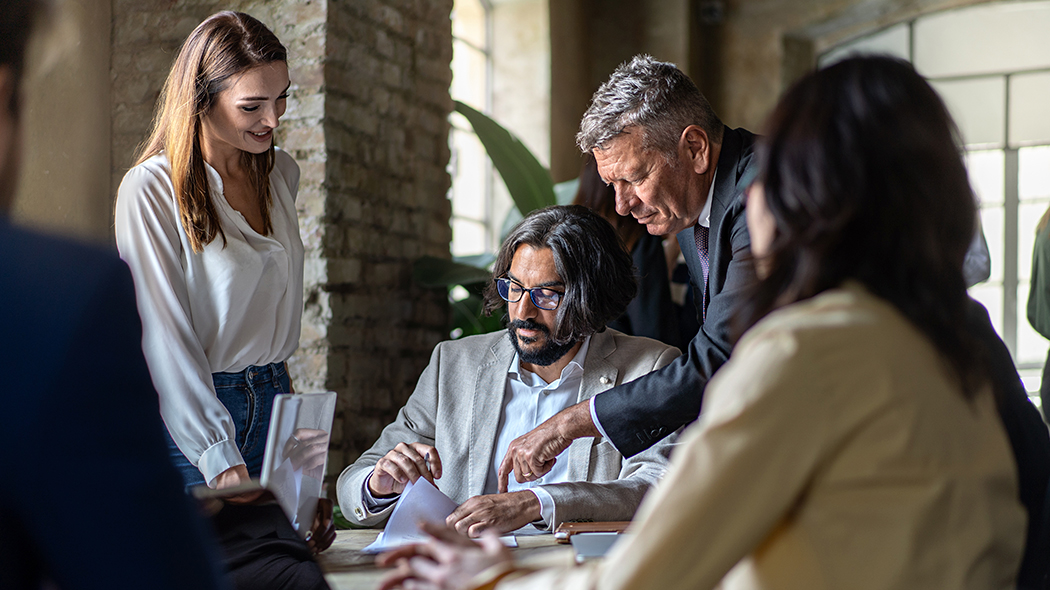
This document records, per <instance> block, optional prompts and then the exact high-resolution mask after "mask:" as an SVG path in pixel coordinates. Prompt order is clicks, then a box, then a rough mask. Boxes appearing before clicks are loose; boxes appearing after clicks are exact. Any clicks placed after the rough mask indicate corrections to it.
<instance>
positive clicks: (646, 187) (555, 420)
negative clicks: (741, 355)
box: [499, 55, 755, 489]
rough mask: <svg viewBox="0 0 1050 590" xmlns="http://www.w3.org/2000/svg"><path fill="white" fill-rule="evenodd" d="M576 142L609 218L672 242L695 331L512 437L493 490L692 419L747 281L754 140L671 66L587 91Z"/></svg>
mask: <svg viewBox="0 0 1050 590" xmlns="http://www.w3.org/2000/svg"><path fill="white" fill-rule="evenodd" d="M576 141H577V144H578V145H579V147H580V149H581V150H582V151H584V152H588V151H589V152H592V153H593V154H594V158H595V160H596V161H597V164H598V172H599V174H601V177H602V179H603V180H605V182H607V183H609V184H611V185H613V186H614V187H615V188H616V211H617V213H619V214H620V215H632V216H634V218H635V219H637V220H638V221H639V222H640V223H644V224H645V225H646V228H647V229H648V230H649V233H651V234H654V235H664V234H670V233H676V234H678V242H679V244H680V245H681V248H682V253H683V254H684V256H685V259H686V263H687V265H688V267H689V275H690V278H691V283H692V285H693V295H694V301H695V302H696V308H697V310H696V311H697V319H698V320H699V321H700V324H701V327H700V331H699V332H698V333H697V335H696V337H695V338H694V339H693V340H692V342H691V343H690V345H689V348H688V350H687V351H686V355H685V356H682V357H679V358H678V359H676V360H675V361H674V362H672V363H671V364H669V365H668V366H666V367H664V368H663V369H661V370H659V371H656V372H654V373H650V374H649V375H647V376H645V377H642V378H640V379H638V380H636V381H633V382H631V383H625V384H623V385H620V386H618V387H615V388H613V389H611V390H609V391H606V392H604V393H602V394H601V395H598V396H595V397H593V398H591V399H590V400H587V401H586V402H583V403H579V404H576V405H573V406H571V407H569V408H567V409H565V410H563V411H562V412H560V413H558V414H556V415H555V416H553V417H552V418H550V419H549V420H547V421H546V422H544V423H543V424H541V425H540V426H538V427H537V428H536V429H534V430H533V431H532V432H529V433H528V434H525V435H523V436H521V437H519V438H518V439H516V440H514V441H513V442H512V443H511V445H510V448H509V449H508V452H507V454H506V456H505V458H504V460H503V463H502V464H501V466H500V470H499V478H500V481H499V483H500V488H501V489H506V486H507V482H508V478H509V475H510V473H511V472H512V471H513V472H514V474H515V478H516V479H517V481H518V482H524V481H532V480H534V479H536V478H539V477H541V476H542V475H543V474H544V473H546V472H547V471H549V470H550V469H551V468H552V466H553V465H554V463H555V461H556V457H557V456H558V455H559V454H560V453H561V452H562V451H563V450H564V449H566V448H567V447H568V446H569V444H570V443H571V442H572V441H573V439H576V438H578V437H583V436H599V435H600V436H604V437H606V438H607V439H609V440H610V441H611V442H612V443H613V444H614V445H615V447H616V449H617V450H618V451H620V452H621V453H623V455H624V456H631V455H634V454H635V453H639V452H641V451H643V450H645V449H646V448H648V447H649V446H651V445H652V444H653V443H655V442H656V441H658V440H660V439H661V438H663V437H664V436H666V435H667V434H668V433H670V432H673V431H674V430H675V429H676V428H678V427H680V426H682V425H684V424H687V423H689V422H692V421H693V420H695V419H696V417H697V416H698V415H699V412H700V402H701V399H702V395H703V391H704V387H705V386H706V385H707V381H708V380H709V379H710V378H711V376H712V375H713V374H714V372H715V371H716V370H718V368H719V367H721V366H722V364H723V363H724V362H725V361H726V359H727V358H728V357H729V352H730V350H731V344H730V338H729V331H730V325H729V322H730V312H731V309H732V306H733V302H734V301H735V299H736V297H737V294H738V293H740V292H741V290H742V289H744V288H746V286H747V285H749V284H750V283H751V282H752V281H753V280H754V278H755V275H754V268H753V266H752V264H751V261H750V259H749V252H750V246H751V240H750V237H749V236H748V233H747V224H746V221H745V218H744V204H743V202H742V201H741V199H739V198H738V197H737V195H738V194H739V193H740V192H741V191H742V190H743V189H744V188H745V187H746V185H747V184H748V183H749V182H750V177H751V174H750V173H749V172H750V170H751V168H752V163H753V159H754V158H753V154H752V144H753V143H754V141H755V136H754V135H753V134H751V133H750V132H748V131H746V130H743V129H730V128H728V127H726V126H724V125H723V124H722V122H721V121H720V120H719V118H718V116H717V115H716V114H715V113H714V111H713V110H712V109H711V105H710V104H709V103H708V101H707V99H706V98H704V95H703V94H701V93H700V91H699V90H698V89H697V87H696V85H695V84H693V81H692V80H690V79H689V77H688V76H686V75H685V74H684V73H683V72H682V71H681V70H679V69H678V68H676V67H675V66H674V65H673V64H669V63H664V62H659V61H656V60H655V59H653V58H652V57H650V56H647V55H639V56H636V57H635V58H634V59H632V60H631V61H630V62H627V63H624V64H623V65H621V66H620V67H618V68H617V69H616V71H615V72H613V74H612V76H611V77H610V78H609V80H608V81H607V82H606V83H605V84H603V85H602V86H601V87H600V88H599V89H598V91H597V92H596V93H595V94H594V97H593V99H592V100H591V105H590V107H589V108H588V109H587V112H586V113H585V114H584V116H583V121H582V122H581V123H580V132H579V134H578V135H577V136H576Z"/></svg>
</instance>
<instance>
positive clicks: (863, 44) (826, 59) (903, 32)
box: [818, 23, 909, 68]
mask: <svg viewBox="0 0 1050 590" xmlns="http://www.w3.org/2000/svg"><path fill="white" fill-rule="evenodd" d="M857 54H881V55H893V56H896V57H899V58H901V59H908V58H909V56H908V24H907V23H904V24H900V25H896V26H893V27H890V28H888V29H883V30H881V31H879V32H878V33H873V34H871V35H868V36H866V37H861V38H860V39H856V40H854V41H849V42H847V43H844V44H842V45H839V46H838V47H836V48H835V49H832V50H831V51H829V52H827V53H825V54H824V55H822V56H821V57H820V59H819V60H818V65H819V66H820V67H822V68H823V67H826V66H829V65H831V64H833V63H835V62H837V61H840V60H843V59H845V58H847V57H849V56H851V55H857Z"/></svg>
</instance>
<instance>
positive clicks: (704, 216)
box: [697, 170, 718, 228]
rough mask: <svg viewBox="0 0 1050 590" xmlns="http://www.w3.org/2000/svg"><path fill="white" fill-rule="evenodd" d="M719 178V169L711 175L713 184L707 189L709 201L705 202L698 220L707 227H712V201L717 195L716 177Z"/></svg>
mask: <svg viewBox="0 0 1050 590" xmlns="http://www.w3.org/2000/svg"><path fill="white" fill-rule="evenodd" d="M717 178H718V170H715V175H714V176H713V177H711V186H710V187H708V189H707V201H706V202H704V209H703V211H701V212H700V218H699V219H698V220H697V223H699V224H700V225H702V226H704V227H706V228H710V227H711V201H712V200H713V199H714V197H715V179H717Z"/></svg>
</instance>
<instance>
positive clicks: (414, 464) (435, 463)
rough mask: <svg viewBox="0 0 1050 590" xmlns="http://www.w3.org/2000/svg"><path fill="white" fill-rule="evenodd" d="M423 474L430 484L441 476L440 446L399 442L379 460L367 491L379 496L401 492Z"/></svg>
mask: <svg viewBox="0 0 1050 590" xmlns="http://www.w3.org/2000/svg"><path fill="white" fill-rule="evenodd" d="M428 463H429V465H428ZM420 477H422V478H423V479H425V480H427V481H429V482H430V483H434V480H435V479H441V456H440V455H438V451H437V449H435V448H434V447H432V446H430V445H425V444H423V443H398V445H397V446H396V447H394V448H393V449H392V450H391V451H390V452H389V453H387V454H385V455H383V456H382V457H381V458H380V459H379V461H376V467H375V470H374V471H372V475H370V476H369V477H368V490H369V491H370V492H372V495H373V496H375V497H376V498H382V497H390V496H393V495H395V494H400V493H401V492H403V491H404V490H405V486H406V485H408V482H410V481H411V482H412V483H415V482H416V480H418V479H419V478H420Z"/></svg>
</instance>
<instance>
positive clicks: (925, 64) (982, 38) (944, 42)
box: [914, 2, 1050, 77]
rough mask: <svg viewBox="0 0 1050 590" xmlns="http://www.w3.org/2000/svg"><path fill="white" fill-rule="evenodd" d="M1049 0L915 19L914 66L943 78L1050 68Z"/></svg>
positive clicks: (996, 5) (991, 6) (1015, 3)
mask: <svg viewBox="0 0 1050 590" xmlns="http://www.w3.org/2000/svg"><path fill="white" fill-rule="evenodd" d="M1047 31H1050V2H1002V3H992V4H988V5H984V6H976V7H973V8H963V9H959V10H948V11H945V12H940V13H937V14H932V15H930V16H926V17H922V18H920V19H918V20H916V21H915V48H914V49H915V56H914V57H915V67H916V69H918V70H919V72H921V73H922V74H923V75H924V76H927V77H942V76H958V75H963V74H980V73H991V72H1004V71H1010V70H1025V69H1036V68H1044V67H1050V43H1047V42H1046V38H1047Z"/></svg>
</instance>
